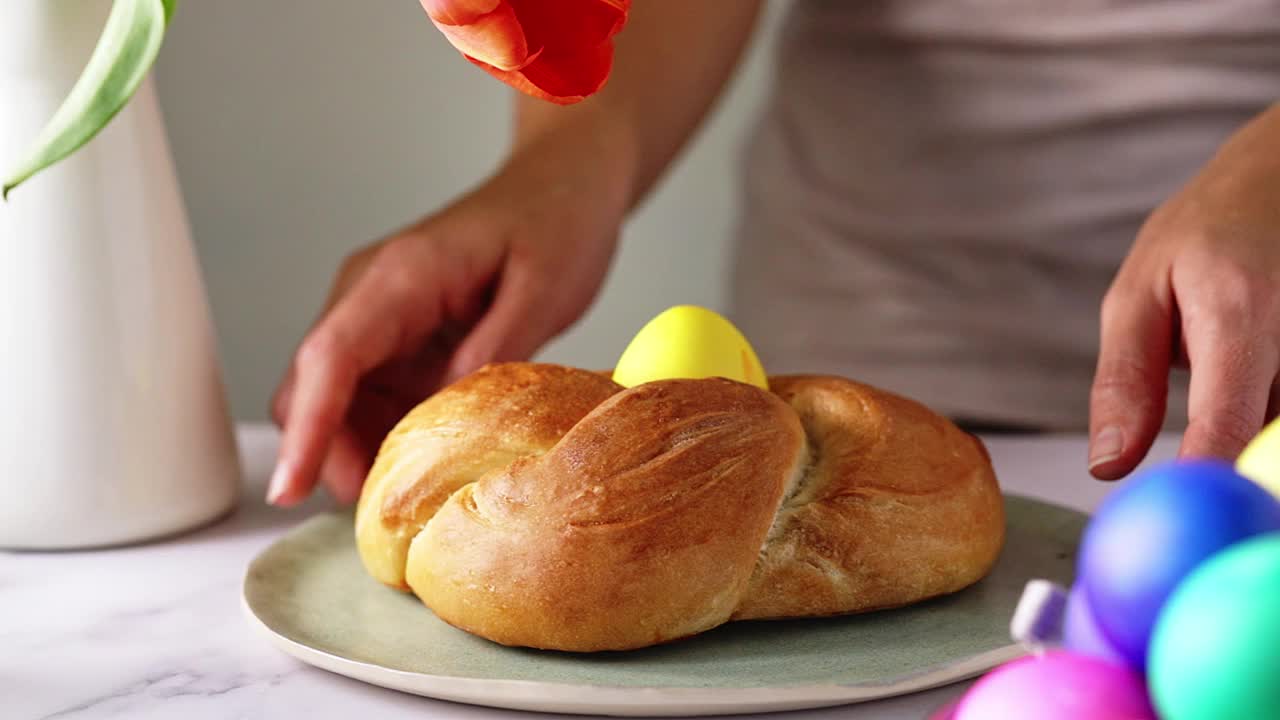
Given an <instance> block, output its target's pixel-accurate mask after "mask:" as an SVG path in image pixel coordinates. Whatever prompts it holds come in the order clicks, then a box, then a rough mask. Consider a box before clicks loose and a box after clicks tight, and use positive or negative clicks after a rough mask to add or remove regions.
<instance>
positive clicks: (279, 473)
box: [267, 461, 289, 505]
mask: <svg viewBox="0 0 1280 720" xmlns="http://www.w3.org/2000/svg"><path fill="white" fill-rule="evenodd" d="M288 487H289V465H288V463H285V462H284V461H281V462H278V463H276V469H275V472H273V473H271V482H269V483H267V503H268V504H270V505H278V504H279V503H280V498H281V497H282V496H283V495H284V491H285V489H286V488H288Z"/></svg>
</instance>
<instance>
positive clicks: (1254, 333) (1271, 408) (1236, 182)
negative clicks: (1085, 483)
mask: <svg viewBox="0 0 1280 720" xmlns="http://www.w3.org/2000/svg"><path fill="white" fill-rule="evenodd" d="M1175 365H1182V366H1188V367H1190V370H1191V386H1190V396H1189V399H1188V407H1187V413H1188V420H1189V424H1188V426H1187V431H1186V434H1185V435H1184V436H1183V440H1182V447H1181V450H1180V452H1179V455H1180V456H1182V457H1206V456H1208V457H1219V458H1225V459H1228V460H1233V459H1234V458H1235V457H1236V455H1237V454H1238V453H1239V452H1240V451H1241V450H1242V449H1243V448H1244V446H1245V445H1246V444H1247V443H1248V442H1249V440H1250V439H1251V438H1252V437H1253V436H1254V435H1255V434H1256V433H1257V432H1258V431H1259V430H1260V429H1261V428H1262V426H1263V423H1264V422H1265V421H1266V420H1268V419H1270V418H1272V417H1275V415H1276V413H1277V411H1280V382H1278V381H1277V375H1280V105H1276V106H1273V107H1272V108H1271V109H1270V110H1268V111H1267V112H1265V113H1263V114H1262V115H1259V116H1258V117H1257V118H1255V119H1254V120H1253V121H1252V122H1250V123H1249V124H1248V125H1246V126H1245V127H1244V128H1242V129H1241V130H1240V131H1239V132H1237V133H1236V134H1235V135H1233V136H1232V137H1231V139H1230V140H1228V141H1227V142H1226V143H1225V144H1224V145H1223V146H1222V148H1221V149H1219V151H1218V153H1217V155H1215V156H1214V158H1213V160H1211V161H1210V162H1209V164H1208V165H1206V166H1205V167H1204V169H1203V170H1201V171H1200V173H1199V174H1198V175H1196V177H1195V178H1193V179H1192V180H1191V182H1190V183H1188V184H1187V185H1186V186H1185V187H1184V188H1183V189H1182V190H1181V191H1180V192H1178V193H1177V194H1176V195H1174V196H1173V197H1172V198H1170V199H1169V200H1168V201H1166V202H1165V203H1164V204H1163V205H1161V206H1160V207H1159V208H1157V209H1156V211H1155V212H1153V213H1152V214H1151V216H1150V217H1149V218H1148V219H1147V222H1146V223H1145V224H1144V226H1143V228H1142V230H1141V231H1140V232H1139V233H1138V238H1137V240H1136V241H1135V242H1134V245H1133V248H1132V250H1130V252H1129V256H1128V258H1127V259H1126V260H1125V262H1124V264H1123V265H1122V266H1121V268H1120V272H1119V273H1118V274H1117V275H1116V279H1115V282H1114V283H1112V285H1111V289H1110V290H1109V291H1108V292H1107V296H1106V298H1105V300H1104V301H1103V303H1102V348H1101V352H1100V353H1099V357H1098V367H1097V373H1096V375H1095V376H1094V383H1093V392H1092V396H1091V399H1090V404H1091V412H1090V422H1089V437H1090V443H1089V468H1090V471H1091V472H1092V473H1093V475H1094V476H1096V477H1098V478H1100V479H1104V480H1112V479H1116V478H1119V477H1122V476H1124V475H1125V474H1127V473H1129V472H1130V471H1131V470H1133V469H1134V468H1135V467H1136V466H1137V465H1138V463H1139V462H1140V461H1141V460H1142V458H1143V456H1144V455H1146V453H1147V451H1148V450H1149V449H1150V448H1151V444H1152V442H1153V441H1154V440H1155V437H1156V434H1157V432H1158V431H1159V429H1160V427H1161V425H1162V423H1163V420H1164V415H1165V402H1166V397H1167V395H1168V378H1169V370H1170V368H1171V367H1173V366H1175Z"/></svg>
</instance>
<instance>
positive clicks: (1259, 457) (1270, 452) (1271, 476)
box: [1236, 420, 1280, 497]
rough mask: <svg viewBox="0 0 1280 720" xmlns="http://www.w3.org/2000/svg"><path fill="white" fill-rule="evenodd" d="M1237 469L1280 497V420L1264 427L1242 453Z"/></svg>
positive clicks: (1237, 461)
mask: <svg viewBox="0 0 1280 720" xmlns="http://www.w3.org/2000/svg"><path fill="white" fill-rule="evenodd" d="M1236 470H1237V471H1238V472H1239V473H1240V474H1241V475H1244V476H1245V477H1247V478H1249V479H1250V480H1252V481H1254V482H1256V483H1258V484H1259V485H1261V486H1262V487H1264V488H1266V489H1268V490H1270V491H1271V494H1272V495H1275V496H1276V497H1280V420H1274V421H1272V423H1271V424H1270V425H1268V426H1266V427H1265V428H1263V429H1262V432H1260V433H1258V435H1257V437H1255V438H1254V439H1253V441H1252V442H1250V443H1249V445H1248V447H1246V448H1245V449H1244V452H1242V453H1240V457H1239V458H1237V459H1236Z"/></svg>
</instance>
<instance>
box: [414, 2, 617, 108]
mask: <svg viewBox="0 0 1280 720" xmlns="http://www.w3.org/2000/svg"><path fill="white" fill-rule="evenodd" d="M421 2H422V6H423V8H425V9H426V11H427V14H428V15H429V16H430V17H431V19H432V21H433V22H435V24H436V27H438V28H439V29H440V31H441V32H443V33H444V34H445V36H446V37H447V38H448V39H449V41H450V42H451V43H452V44H453V45H454V47H456V48H457V49H458V50H459V51H461V52H462V54H463V55H464V56H465V57H466V58H467V59H468V60H470V61H471V62H472V63H475V64H476V65H478V66H479V67H481V68H483V69H484V70H485V71H486V72H488V73H489V74H490V75H493V76H494V77H496V78H498V79H499V80H501V81H503V82H505V83H507V84H508V85H511V86H512V87H514V88H516V89H517V90H520V91H521V92H524V93H527V94H529V95H532V96H534V97H538V98H541V99H543V100H549V101H551V102H555V103H560V104H570V103H575V102H578V101H580V100H582V99H584V98H586V97H587V96H589V95H591V94H593V93H595V92H597V91H599V90H600V88H601V87H603V86H604V83H605V81H606V80H607V79H608V77H609V72H610V71H611V70H612V68H613V36H614V35H616V34H617V33H618V32H620V31H621V30H622V27H623V25H624V24H625V23H626V19H627V13H628V12H629V11H630V9H631V0H558V1H557V2H547V0H421Z"/></svg>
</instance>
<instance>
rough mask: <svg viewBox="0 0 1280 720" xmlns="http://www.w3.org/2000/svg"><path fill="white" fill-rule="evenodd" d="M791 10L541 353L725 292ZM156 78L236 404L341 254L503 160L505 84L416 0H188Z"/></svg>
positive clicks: (553, 355)
mask: <svg viewBox="0 0 1280 720" xmlns="http://www.w3.org/2000/svg"><path fill="white" fill-rule="evenodd" d="M640 1H641V2H643V0H640ZM783 9H784V7H783V5H782V4H780V3H776V2H775V3H773V4H771V6H770V13H769V15H768V17H767V20H766V22H765V23H764V24H763V26H762V28H761V32H760V34H759V35H758V37H757V42H756V43H755V45H754V47H753V50H752V54H751V56H750V58H749V60H748V62H747V64H746V65H745V66H744V67H743V68H742V69H741V72H740V73H739V75H738V76H737V77H736V79H735V81H734V84H733V86H732V87H731V89H730V92H729V93H728V94H727V95H726V96H725V98H724V99H723V101H722V103H721V104H720V105H719V107H718V109H717V111H716V113H715V115H714V116H713V118H712V119H711V122H710V123H709V124H708V125H707V126H705V127H704V129H703V132H702V133H700V134H699V136H698V137H697V138H695V142H694V144H693V145H692V146H691V147H690V148H689V150H688V151H686V153H685V155H684V156H683V157H682V158H681V159H680V161H679V163H678V165H677V166H676V167H675V168H674V169H673V171H672V173H671V174H669V175H668V177H667V179H666V181H665V182H664V183H663V185H662V186H661V188H660V189H659V191H658V192H657V194H656V195H655V196H654V197H652V198H651V200H650V201H649V202H648V203H647V204H646V206H645V207H643V208H642V209H641V210H640V212H638V213H637V214H636V215H635V216H634V218H633V219H632V221H631V222H630V224H629V225H628V227H627V229H626V231H625V233H624V237H623V243H622V249H621V252H620V254H619V256H618V258H617V259H616V261H615V264H614V267H613V272H612V274H611V276H610V278H609V280H608V282H607V284H606V286H605V289H604V291H603V294H602V295H601V297H600V298H599V300H598V302H597V303H596V305H595V306H594V307H593V309H592V310H591V312H590V313H589V314H588V315H587V317H586V318H585V319H584V320H583V321H582V322H580V323H579V324H578V325H577V326H575V327H574V328H573V329H571V330H570V331H569V332H568V333H566V334H565V335H564V336H562V337H561V338H559V339H558V340H556V341H555V342H554V343H552V344H551V345H550V346H549V347H548V348H547V349H546V350H545V351H544V353H543V354H542V357H543V358H546V359H550V360H553V361H557V362H566V363H570V364H575V365H581V366H586V367H604V366H608V365H609V364H610V363H612V362H613V360H614V359H616V356H617V354H618V353H620V352H621V351H622V349H623V346H624V345H625V343H626V341H627V339H629V338H630V336H631V335H632V334H633V333H634V332H635V331H636V330H638V329H639V328H640V326H641V325H642V324H643V323H644V322H645V321H646V320H647V319H648V318H649V317H651V316H652V315H654V314H656V313H657V312H659V311H661V310H662V309H663V308H665V307H667V306H669V305H671V304H675V303H677V302H690V303H698V304H703V305H707V306H710V307H714V308H722V307H723V305H724V298H725V274H726V270H727V264H726V260H727V254H728V249H729V244H730V233H731V230H732V219H733V216H734V212H735V206H736V193H735V191H736V187H737V182H736V179H735V178H736V157H737V149H738V147H739V146H740V144H741V143H742V142H743V139H744V134H745V132H746V131H747V130H748V129H749V127H750V125H751V122H752V120H753V118H754V116H755V109H756V107H757V106H758V104H759V102H760V99H761V97H762V93H763V92H764V90H765V89H766V86H767V83H768V82H769V69H768V62H767V60H768V58H767V55H768V53H769V52H770V51H771V45H772V39H773V37H774V35H775V34H776V27H777V24H778V22H777V20H778V16H779V15H780V13H781V11H782V10H783ZM157 77H158V82H159V88H160V96H161V102H162V104H163V106H164V110H165V115H166V119H167V121H168V124H169V132H170V136H171V142H172V145H173V150H174V154H175V158H176V161H177V165H178V171H179V175H180V177H181V180H182V184H183V189H184V192H185V195H186V199H187V205H188V209H189V211H190V216H191V222H192V225H193V229H194V232H195V236H196V241H197V244H198V247H199V253H200V259H201V262H202V264H203V267H204V271H205V275H206V282H207V284H208V287H209V292H210V295H211V301H212V305H213V310H214V315H215V320H216V322H217V327H218V333H219V339H220V342H221V352H222V356H223V363H224V366H225V370H226V379H227V384H228V389H229V392H230V395H231V400H232V408H233V412H234V413H235V414H236V416H237V417H238V418H243V419H250V418H253V419H256V418H263V417H265V415H266V405H267V402H268V399H269V397H270V395H271V392H272V390H273V388H274V386H275V383H276V382H277V380H278V378H279V376H280V375H281V373H282V372H283V371H284V369H285V367H286V366H287V364H288V361H289V358H290V356H291V354H292V351H293V349H294V347H295V345H296V343H297V342H298V341H299V340H300V339H301V337H302V335H303V334H304V332H305V331H306V329H307V328H308V326H309V325H310V324H311V322H312V321H313V320H314V319H315V315H316V313H317V312H318V310H319V308H320V305H321V303H322V302H323V299H324V297H325V296H326V294H327V292H328V287H329V282H330V279H331V277H332V274H333V272H334V271H335V269H336V268H337V265H338V263H339V262H340V260H341V259H342V257H343V256H345V255H346V254H347V253H349V252H351V251H352V250H355V249H356V248H358V247H360V246H362V245H364V244H366V243H368V242H370V241H373V240H375V239H377V238H379V237H381V236H383V235H385V234H387V233H388V232H390V231H392V230H394V229H396V228H398V227H400V226H402V225H404V224H405V223H407V222H409V221H411V220H413V219H416V218H417V217H420V216H422V215H424V214H427V213H428V212H430V211H432V210H434V209H436V208H438V207H439V206H441V205H443V204H445V203H447V202H448V201H449V200H450V199H451V198H452V197H454V196H455V195H457V194H458V193H460V192H462V191H463V190H465V189H466V188H468V187H469V186H470V185H471V184H473V183H474V182H476V181H478V180H479V179H480V178H482V177H483V176H484V175H486V174H487V173H488V172H489V171H490V170H491V169H492V168H493V166H494V164H495V163H496V162H497V160H498V159H499V157H500V156H501V153H502V152H503V150H504V149H505V147H506V139H507V135H508V126H509V122H508V106H509V95H508V91H507V90H506V89H505V88H504V87H503V86H501V85H500V84H498V83H497V82H496V81H493V80H491V79H490V78H489V77H488V76H487V75H484V74H483V73H482V72H481V71H479V70H478V69H476V68H473V67H472V66H471V65H470V64H469V63H467V62H465V61H464V60H462V58H461V57H459V55H458V54H457V53H456V51H454V50H453V49H452V48H451V47H450V46H449V45H448V44H447V43H446V42H445V40H444V38H443V37H442V36H441V35H440V34H439V33H438V32H437V31H436V30H435V29H434V28H433V27H432V25H431V24H430V21H429V20H428V19H427V18H426V16H425V14H424V13H423V12H422V10H421V8H420V6H419V5H418V3H417V2H416V1H415V0H399V2H387V1H386V0H383V1H382V2H352V1H351V0H272V1H271V2H263V1H262V0H205V1H204V2H187V3H183V4H182V5H181V7H180V9H179V12H178V15H177V18H176V20H175V24H174V26H173V28H172V32H171V35H170V36H169V38H168V40H167V42H166V46H165V49H164V51H163V53H162V56H161V59H160V63H159V66H158V69H157Z"/></svg>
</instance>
